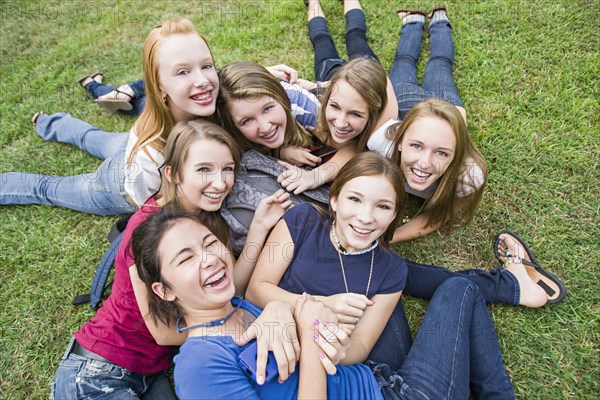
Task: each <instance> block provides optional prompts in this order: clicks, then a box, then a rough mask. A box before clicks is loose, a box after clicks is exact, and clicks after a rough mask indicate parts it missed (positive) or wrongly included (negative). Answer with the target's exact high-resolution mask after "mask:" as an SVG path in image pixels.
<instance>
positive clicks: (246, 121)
mask: <svg viewBox="0 0 600 400" xmlns="http://www.w3.org/2000/svg"><path fill="white" fill-rule="evenodd" d="M250 122H252V118H246V119H244V120H242V122H241V123H240V125H242V126H246V125H249V124H250Z"/></svg>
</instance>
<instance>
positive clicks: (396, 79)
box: [389, 21, 462, 119]
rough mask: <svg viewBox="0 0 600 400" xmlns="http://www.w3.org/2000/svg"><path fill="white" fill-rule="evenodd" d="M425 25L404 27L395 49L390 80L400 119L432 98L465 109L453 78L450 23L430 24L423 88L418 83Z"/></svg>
mask: <svg viewBox="0 0 600 400" xmlns="http://www.w3.org/2000/svg"><path fill="white" fill-rule="evenodd" d="M423 27H424V24H423V23H422V22H411V23H407V24H404V25H403V26H402V30H401V31H400V41H399V42H398V48H397V49H396V56H395V58H394V63H393V64H392V68H391V69H390V76H389V77H390V81H391V82H392V85H393V87H394V91H395V92H396V98H397V100H398V110H399V118H400V119H404V117H405V115H406V113H407V112H408V111H409V110H410V109H411V108H413V107H414V106H415V105H417V104H418V103H420V102H422V101H425V100H428V99H430V98H442V99H444V100H446V101H448V102H450V103H452V104H454V105H455V106H460V107H462V101H461V100H460V96H459V95H458V91H457V89H456V86H455V85H454V79H453V78H452V65H453V63H454V42H453V41H452V28H451V26H450V22H449V21H438V22H436V23H433V24H430V25H429V37H430V55H429V61H428V62H427V67H426V68H425V75H424V77H423V87H420V86H419V82H418V81H417V62H418V61H419V55H420V54H421V42H422V39H423Z"/></svg>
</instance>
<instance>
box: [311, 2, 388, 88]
mask: <svg viewBox="0 0 600 400" xmlns="http://www.w3.org/2000/svg"><path fill="white" fill-rule="evenodd" d="M345 19H346V50H347V52H348V58H349V59H353V58H356V57H367V58H372V59H373V60H375V61H377V62H379V59H378V58H377V56H376V55H375V53H374V52H373V50H372V49H371V47H369V44H368V43H367V36H366V34H367V23H366V19H365V13H364V12H363V11H362V10H350V11H348V12H347V13H346V15H345ZM308 36H309V37H310V42H311V43H312V45H313V48H314V50H315V79H316V80H317V81H319V82H323V81H328V80H330V79H331V77H332V76H333V74H335V72H336V71H337V70H338V69H339V68H340V67H341V66H342V65H344V64H345V63H346V62H345V61H344V60H342V59H341V58H340V56H339V55H338V52H337V50H336V48H335V44H334V43H333V39H332V38H331V35H330V33H329V29H328V28H327V20H326V19H325V18H324V17H315V18H313V19H311V20H310V21H309V22H308Z"/></svg>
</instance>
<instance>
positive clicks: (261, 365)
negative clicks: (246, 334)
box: [256, 335, 269, 385]
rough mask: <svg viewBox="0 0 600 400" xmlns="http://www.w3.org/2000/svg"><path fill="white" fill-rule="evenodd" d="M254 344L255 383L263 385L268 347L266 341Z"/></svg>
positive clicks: (258, 341)
mask: <svg viewBox="0 0 600 400" xmlns="http://www.w3.org/2000/svg"><path fill="white" fill-rule="evenodd" d="M266 336H267V335H263V337H266ZM256 344H257V351H256V383H258V384H259V385H262V384H263V383H265V376H266V370H267V359H268V356H269V347H268V346H269V345H268V343H267V341H266V340H257V341H256Z"/></svg>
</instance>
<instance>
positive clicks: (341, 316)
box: [320, 293, 375, 330]
mask: <svg viewBox="0 0 600 400" xmlns="http://www.w3.org/2000/svg"><path fill="white" fill-rule="evenodd" d="M320 299H321V300H322V301H323V302H324V303H325V304H327V306H328V307H329V308H331V309H332V310H333V311H334V312H335V314H336V317H337V320H338V323H339V324H340V326H341V327H342V328H347V329H350V330H354V328H355V327H356V324H357V323H358V321H360V318H361V317H362V316H363V314H364V313H365V309H366V308H367V307H368V306H372V305H373V304H375V303H374V302H373V301H372V300H369V299H368V298H367V296H365V295H363V294H358V293H340V294H334V295H333V296H327V297H322V298H320Z"/></svg>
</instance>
